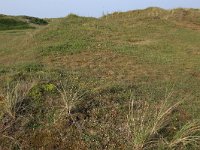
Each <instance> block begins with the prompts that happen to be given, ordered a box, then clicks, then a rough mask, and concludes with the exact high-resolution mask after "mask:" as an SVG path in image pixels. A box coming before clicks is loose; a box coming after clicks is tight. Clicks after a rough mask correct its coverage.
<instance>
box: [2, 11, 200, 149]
mask: <svg viewBox="0 0 200 150" xmlns="http://www.w3.org/2000/svg"><path fill="white" fill-rule="evenodd" d="M5 18H6V19H5ZM5 20H6V21H5ZM183 100H184V101H183ZM179 102H181V103H179ZM199 112H200V10H198V9H174V10H163V9H160V8H148V9H145V10H135V11H130V12H126V13H119V12H116V13H113V14H109V15H105V16H103V17H101V18H98V19H96V18H86V17H79V16H76V15H73V14H71V15H69V16H67V17H64V18H56V19H46V20H44V19H38V18H32V17H27V16H20V17H10V16H4V15H0V149H5V150H7V149H34V150H36V149H47V150H49V149H59V150H60V149H113V150H114V149H136V150H142V149H199V145H198V144H199V143H198V142H199V139H200V138H199V135H200V133H199V130H200V124H199V121H198V120H199V119H200V115H199Z"/></svg>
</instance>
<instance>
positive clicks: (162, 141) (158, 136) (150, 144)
mask: <svg viewBox="0 0 200 150" xmlns="http://www.w3.org/2000/svg"><path fill="white" fill-rule="evenodd" d="M170 97H171V94H169V95H168V96H167V97H166V98H165V100H164V101H163V102H162V103H161V104H156V105H155V104H150V103H148V102H145V101H143V102H135V101H134V100H132V101H131V104H130V106H129V114H128V115H127V119H128V127H129V131H130V132H129V133H130V135H129V136H130V137H131V139H132V143H133V147H134V149H136V150H142V149H155V148H156V149H180V148H186V147H187V146H196V145H197V144H199V140H200V136H199V134H198V133H199V131H200V122H199V121H191V122H188V123H186V124H185V125H183V126H181V127H180V128H179V129H177V128H176V127H174V129H173V130H174V131H173V135H170V133H163V132H164V131H165V130H166V128H167V127H168V126H170V124H172V118H173V116H174V112H175V111H176V109H177V108H178V106H180V104H181V103H182V102H183V100H181V101H178V102H171V101H170V100H169V99H170ZM167 132H169V131H167Z"/></svg>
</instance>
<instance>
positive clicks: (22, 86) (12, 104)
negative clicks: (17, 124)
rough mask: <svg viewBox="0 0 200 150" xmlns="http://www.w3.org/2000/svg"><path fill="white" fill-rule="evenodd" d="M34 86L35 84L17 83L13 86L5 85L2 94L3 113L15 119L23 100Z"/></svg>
mask: <svg viewBox="0 0 200 150" xmlns="http://www.w3.org/2000/svg"><path fill="white" fill-rule="evenodd" d="M34 85H35V82H25V81H21V82H17V83H15V84H7V87H6V90H5V92H4V94H3V95H4V96H3V99H4V111H5V113H7V114H9V116H10V117H12V118H15V117H16V113H17V112H18V111H19V110H20V109H25V108H21V105H22V102H23V100H24V98H25V97H26V96H27V95H28V93H29V92H30V90H31V89H32V88H33V86H34Z"/></svg>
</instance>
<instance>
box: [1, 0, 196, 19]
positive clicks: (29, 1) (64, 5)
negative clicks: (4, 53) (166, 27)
mask: <svg viewBox="0 0 200 150" xmlns="http://www.w3.org/2000/svg"><path fill="white" fill-rule="evenodd" d="M153 6H154V7H161V8H166V9H172V8H180V7H181V8H200V0H0V14H7V15H27V16H34V17H40V18H56V17H64V16H67V15H68V14H70V13H74V14H77V15H79V16H92V17H100V16H102V15H103V14H107V13H112V12H116V11H128V10H135V9H143V8H147V7H153Z"/></svg>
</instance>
